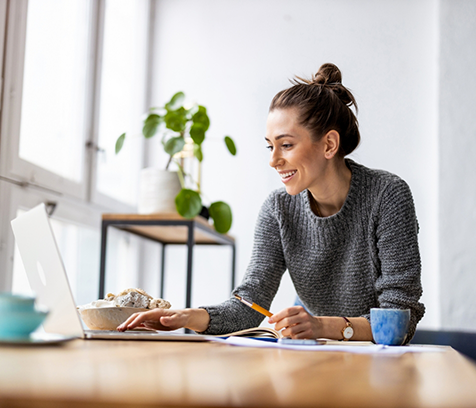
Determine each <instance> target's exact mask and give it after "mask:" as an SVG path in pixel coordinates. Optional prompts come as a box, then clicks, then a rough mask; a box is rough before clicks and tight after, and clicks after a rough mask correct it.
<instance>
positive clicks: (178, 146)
mask: <svg viewBox="0 0 476 408" xmlns="http://www.w3.org/2000/svg"><path fill="white" fill-rule="evenodd" d="M184 146H185V140H184V138H183V137H181V136H177V137H171V138H170V139H169V140H167V141H166V142H165V144H164V150H165V152H166V153H167V154H170V155H171V156H173V155H174V154H175V153H178V152H181V151H182V149H183V147H184Z"/></svg>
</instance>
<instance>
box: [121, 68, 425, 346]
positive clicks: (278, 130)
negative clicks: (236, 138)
mask: <svg viewBox="0 0 476 408" xmlns="http://www.w3.org/2000/svg"><path fill="white" fill-rule="evenodd" d="M352 106H354V107H355V108H356V109H357V105H356V102H355V99H354V97H353V95H352V94H351V93H350V91H349V90H348V89H347V88H345V87H344V86H343V85H342V75H341V72H340V71H339V69H338V68H337V67H336V66H335V65H333V64H324V65H323V66H322V67H321V68H320V69H319V71H318V72H317V74H316V75H314V76H313V77H312V79H311V80H305V79H301V78H296V80H294V81H293V86H291V87H290V88H288V89H285V90H284V91H281V92H279V93H278V94H277V95H276V96H275V97H274V99H273V101H272V103H271V106H270V111H269V115H268V121H267V127H266V137H265V139H266V141H267V143H268V149H269V150H270V161H269V164H270V166H271V167H274V168H275V169H276V170H277V172H278V174H279V176H280V177H281V180H282V182H283V183H284V186H285V188H284V189H278V190H276V191H274V192H272V193H271V194H270V196H269V197H268V199H267V200H266V201H265V203H264V204H263V206H262V208H261V212H260V215H259V219H258V222H257V225H256V230H255V238H254V248H253V253H252V257H251V261H250V263H249V266H248V269H247V273H246V275H245V277H244V278H243V281H242V283H241V285H239V286H238V287H237V288H236V289H235V290H234V291H233V295H238V297H241V298H246V299H249V300H250V301H252V302H254V303H256V304H259V305H260V306H262V307H264V308H265V309H269V307H270V305H271V302H272V300H273V298H274V296H275V294H276V292H277V290H278V287H279V284H280V281H281V278H282V275H283V273H284V272H285V271H286V270H288V271H289V274H290V276H291V279H292V281H293V283H294V286H295V289H296V292H297V294H298V295H299V297H300V298H301V300H302V302H303V304H304V305H305V306H306V309H305V308H303V307H301V306H294V307H289V308H286V309H284V310H281V311H279V312H278V313H275V314H274V315H273V316H271V317H270V319H269V323H272V324H275V329H276V330H282V335H283V336H288V337H292V338H319V337H325V338H331V339H343V340H372V332H371V327H370V309H371V308H393V309H410V312H411V318H410V327H409V331H408V335H407V338H406V341H407V342H408V341H410V339H411V338H412V337H413V334H414V332H415V328H416V325H417V323H418V322H419V321H420V319H421V318H422V316H423V314H424V311H425V308H424V306H423V304H422V303H420V302H419V299H420V296H421V293H422V288H421V281H420V275H421V263H420V253H419V248H418V236H417V234H418V222H417V219H416V214H415V208H414V204H413V198H412V194H411V192H410V189H409V187H408V185H407V184H406V183H405V182H404V181H403V180H402V179H401V178H399V177H398V176H396V175H394V174H391V173H388V172H386V171H383V170H373V169H369V168H367V167H365V166H363V165H361V164H358V163H356V162H354V161H353V160H350V159H347V158H345V156H346V155H348V154H349V153H351V152H352V151H353V150H354V149H355V148H356V147H357V145H358V144H359V141H360V133H359V129H358V122H357V119H356V116H355V114H354V113H353V111H352V110H351V107H352ZM308 311H310V312H308ZM262 318H263V317H262V315H261V314H259V313H258V312H256V311H254V310H252V309H251V308H247V307H246V306H244V305H243V304H242V303H240V301H239V300H237V299H236V298H235V297H234V296H233V297H232V298H231V299H229V300H227V301H225V302H223V303H222V304H220V305H217V306H204V307H201V308H199V309H188V310H176V311H173V310H169V311H167V312H162V311H158V312H154V313H153V315H152V314H151V312H149V314H148V315H144V316H142V317H137V316H136V317H135V318H133V319H131V320H129V321H127V322H125V323H124V324H123V325H121V327H120V329H121V330H125V329H126V328H133V327H136V326H138V325H142V324H144V325H146V326H147V325H150V326H151V327H154V328H160V329H162V330H170V329H176V328H178V327H188V328H190V329H193V330H196V331H200V332H203V333H207V334H223V333H228V332H233V331H238V330H243V329H246V328H249V327H254V326H258V325H259V324H260V322H261V321H262Z"/></svg>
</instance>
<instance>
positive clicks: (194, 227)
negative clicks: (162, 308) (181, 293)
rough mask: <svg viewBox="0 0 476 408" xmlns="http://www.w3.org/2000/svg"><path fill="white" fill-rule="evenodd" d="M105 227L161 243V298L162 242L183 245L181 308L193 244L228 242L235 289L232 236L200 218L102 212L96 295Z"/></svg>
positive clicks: (103, 272) (189, 292)
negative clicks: (184, 269)
mask: <svg viewBox="0 0 476 408" xmlns="http://www.w3.org/2000/svg"><path fill="white" fill-rule="evenodd" d="M109 227H114V228H118V229H121V230H123V231H127V232H130V233H132V234H135V235H139V236H141V237H143V238H147V239H150V240H153V241H155V242H159V243H161V244H162V257H161V272H160V297H161V298H163V297H164V269H165V248H166V245H187V281H186V293H185V307H187V308H188V307H191V303H192V264H193V248H194V246H195V245H229V246H230V247H231V249H232V261H231V290H233V289H234V288H235V264H236V247H235V239H234V238H233V237H231V236H230V235H227V234H220V233H218V232H216V231H215V229H214V228H213V227H212V226H211V225H210V224H209V223H208V222H207V220H206V219H205V218H203V217H200V216H198V217H195V218H193V219H185V218H183V217H182V216H180V215H179V214H176V213H158V214H103V215H102V226H101V255H100V269H99V294H98V296H99V297H98V298H99V299H102V298H103V297H104V291H105V290H104V289H105V288H104V285H105V281H106V249H107V232H108V228H109Z"/></svg>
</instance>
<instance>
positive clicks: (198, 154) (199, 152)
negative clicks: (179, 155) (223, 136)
mask: <svg viewBox="0 0 476 408" xmlns="http://www.w3.org/2000/svg"><path fill="white" fill-rule="evenodd" d="M193 154H194V155H195V157H196V158H197V159H198V161H199V162H201V161H202V160H203V152H202V147H201V146H200V145H197V144H194V145H193Z"/></svg>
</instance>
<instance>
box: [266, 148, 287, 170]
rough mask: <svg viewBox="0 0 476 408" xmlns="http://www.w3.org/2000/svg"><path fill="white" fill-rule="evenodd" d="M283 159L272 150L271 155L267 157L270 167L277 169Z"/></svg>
mask: <svg viewBox="0 0 476 408" xmlns="http://www.w3.org/2000/svg"><path fill="white" fill-rule="evenodd" d="M283 161H284V160H283V158H282V157H281V155H280V152H279V150H278V149H274V150H272V151H271V155H270V157H269V165H270V166H271V167H279V166H281V165H282V163H283Z"/></svg>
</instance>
